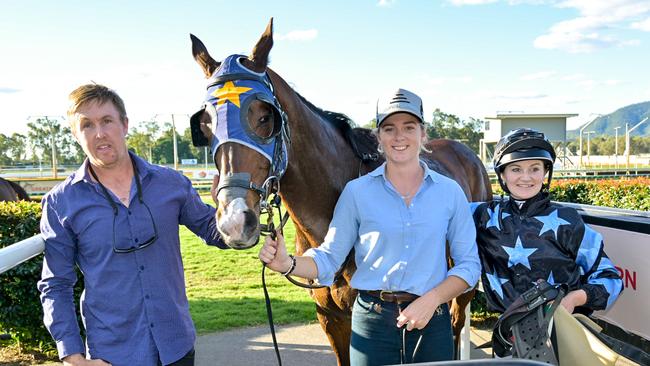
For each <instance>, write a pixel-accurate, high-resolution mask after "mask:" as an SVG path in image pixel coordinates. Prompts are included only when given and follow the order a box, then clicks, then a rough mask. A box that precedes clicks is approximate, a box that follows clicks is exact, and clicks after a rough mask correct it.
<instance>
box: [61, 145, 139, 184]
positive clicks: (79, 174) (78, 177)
mask: <svg viewBox="0 0 650 366" xmlns="http://www.w3.org/2000/svg"><path fill="white" fill-rule="evenodd" d="M129 156H131V158H133V160H134V161H135V165H136V167H137V168H138V173H139V174H138V175H139V176H140V181H142V180H143V179H144V178H145V177H146V176H147V175H149V172H150V171H151V164H147V163H146V162H145V161H144V160H142V158H140V157H139V156H137V155H136V154H134V153H132V152H131V151H129ZM88 164H90V161H89V160H88V158H86V159H85V160H84V162H83V163H82V164H81V166H80V167H79V169H77V171H76V172H75V173H74V178H72V182H71V183H72V184H76V183H78V182H81V181H85V182H92V181H93V179H92V178H91V177H92V176H91V175H90V172H89V171H88Z"/></svg>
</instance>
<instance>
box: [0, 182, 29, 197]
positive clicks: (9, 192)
mask: <svg viewBox="0 0 650 366" xmlns="http://www.w3.org/2000/svg"><path fill="white" fill-rule="evenodd" d="M20 200H25V201H29V195H28V194H27V192H25V190H24V189H23V187H21V186H20V185H18V183H15V182H12V181H10V180H6V179H4V178H2V177H0V201H20Z"/></svg>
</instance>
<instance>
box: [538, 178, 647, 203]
mask: <svg viewBox="0 0 650 366" xmlns="http://www.w3.org/2000/svg"><path fill="white" fill-rule="evenodd" d="M551 194H552V197H553V199H554V200H555V201H560V202H571V203H582V204H587V205H595V206H605V207H615V208H625V209H628V210H639V211H649V210H650V178H633V179H627V178H621V179H610V180H599V181H580V180H558V181H555V182H554V184H552V185H551Z"/></svg>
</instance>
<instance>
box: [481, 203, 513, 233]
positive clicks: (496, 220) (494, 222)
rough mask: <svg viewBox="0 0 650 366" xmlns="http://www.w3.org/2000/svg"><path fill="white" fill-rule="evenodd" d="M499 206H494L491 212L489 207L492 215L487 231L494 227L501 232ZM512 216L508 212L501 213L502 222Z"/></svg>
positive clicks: (489, 211)
mask: <svg viewBox="0 0 650 366" xmlns="http://www.w3.org/2000/svg"><path fill="white" fill-rule="evenodd" d="M499 205H500V204H497V205H496V206H494V210H490V208H489V207H488V213H489V214H490V221H488V222H487V226H486V229H489V228H491V227H492V226H494V227H496V228H497V230H499V231H501V224H499ZM508 216H510V214H509V213H507V212H501V220H503V219H505V218H506V217H508Z"/></svg>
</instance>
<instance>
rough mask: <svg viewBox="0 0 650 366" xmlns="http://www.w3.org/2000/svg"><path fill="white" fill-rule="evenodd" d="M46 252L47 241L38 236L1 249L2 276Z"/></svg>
mask: <svg viewBox="0 0 650 366" xmlns="http://www.w3.org/2000/svg"><path fill="white" fill-rule="evenodd" d="M43 250H45V241H44V240H43V237H42V236H41V235H40V234H38V235H34V236H32V237H31V238H28V239H25V240H22V241H19V242H18V243H14V244H11V245H10V246H8V247H4V248H2V249H0V274H2V273H5V272H7V271H8V270H10V269H12V268H14V267H16V266H18V265H20V264H21V263H23V262H25V261H28V260H30V259H32V258H34V257H36V256H37V255H39V254H41V253H43Z"/></svg>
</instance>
